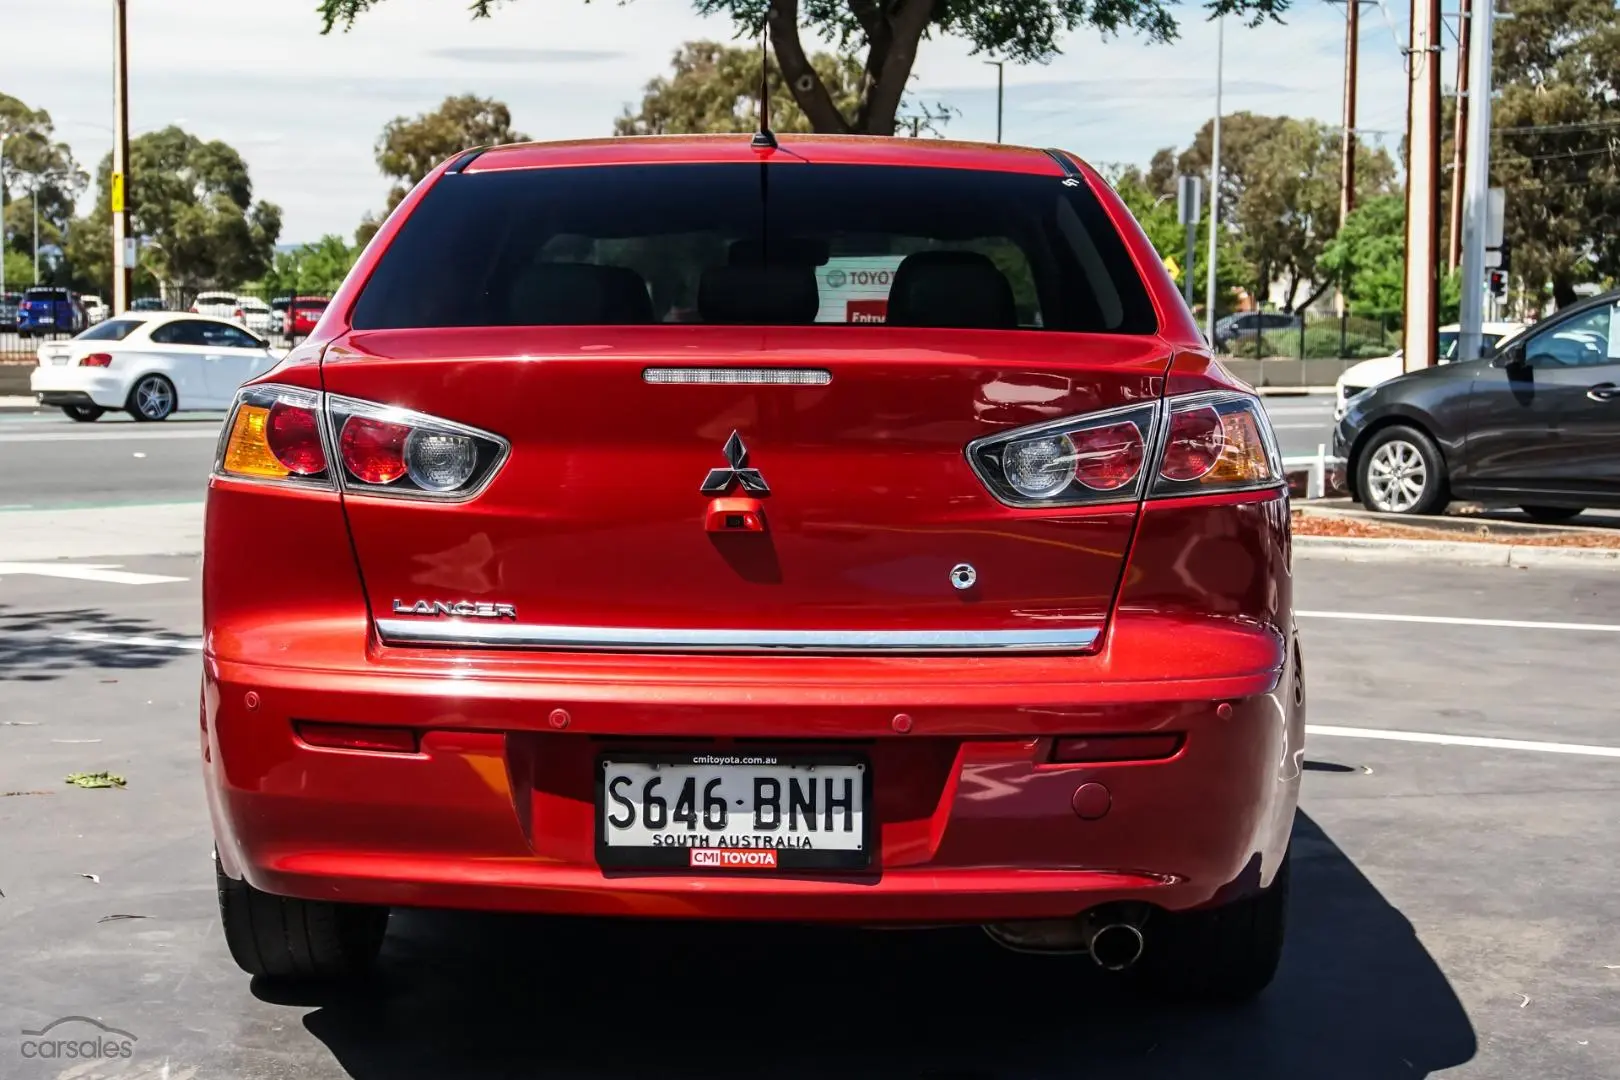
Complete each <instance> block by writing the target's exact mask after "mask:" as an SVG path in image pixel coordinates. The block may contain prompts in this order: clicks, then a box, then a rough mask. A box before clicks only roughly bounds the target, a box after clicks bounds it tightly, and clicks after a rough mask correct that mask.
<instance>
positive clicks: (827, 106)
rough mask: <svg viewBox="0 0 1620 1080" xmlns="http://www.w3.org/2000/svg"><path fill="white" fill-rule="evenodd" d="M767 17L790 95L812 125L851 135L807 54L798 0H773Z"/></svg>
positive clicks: (830, 132) (779, 64)
mask: <svg viewBox="0 0 1620 1080" xmlns="http://www.w3.org/2000/svg"><path fill="white" fill-rule="evenodd" d="M767 18H768V19H769V20H770V28H771V47H772V49H773V50H774V51H775V53H776V63H777V65H778V66H779V67H780V68H781V69H782V77H783V78H784V79H786V80H787V85H788V92H789V93H791V94H792V95H793V100H794V101H795V102H797V103H798V106H799V108H801V109H803V110H804V115H805V116H806V117H807V118H808V119H809V120H810V126H811V127H812V128H814V129H815V130H816V131H818V132H821V133H823V134H833V135H844V134H848V133H849V131H850V125H849V121H848V120H846V119H844V115H843V114H842V113H840V112H839V111H838V106H837V105H835V104H834V103H833V99H832V95H831V94H829V93H827V87H826V84H824V83H823V82H822V81H821V76H820V75H817V74H816V69H815V68H814V67H812V66H811V64H810V58H809V57H808V56H806V55H805V51H804V43H803V42H801V41H800V40H799V0H773V2H772V4H771V8H770V12H769V14H768V15H767Z"/></svg>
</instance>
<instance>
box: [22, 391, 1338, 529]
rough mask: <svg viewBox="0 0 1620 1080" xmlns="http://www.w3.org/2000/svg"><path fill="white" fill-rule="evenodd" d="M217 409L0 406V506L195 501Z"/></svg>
mask: <svg viewBox="0 0 1620 1080" xmlns="http://www.w3.org/2000/svg"><path fill="white" fill-rule="evenodd" d="M1266 408H1267V411H1269V412H1270V414H1271V417H1272V422H1273V425H1274V426H1275V427H1276V429H1277V438H1278V441H1279V442H1280V444H1281V446H1282V451H1283V455H1284V456H1285V457H1295V456H1310V455H1314V454H1315V453H1316V451H1317V447H1318V445H1319V444H1322V443H1327V442H1330V441H1331V435H1332V419H1333V398H1332V395H1322V394H1317V395H1312V396H1309V397H1275V398H1267V399H1266ZM221 420H222V418H221V416H220V415H219V414H218V413H213V414H207V413H198V414H182V415H180V416H178V417H176V418H174V419H172V420H167V421H164V422H163V423H158V424H140V423H135V422H133V421H131V420H130V419H129V418H128V417H126V416H123V415H121V414H109V415H107V416H104V417H102V418H101V419H100V420H98V421H96V422H95V423H93V424H78V423H74V422H73V421H71V420H67V419H66V418H64V417H62V415H61V414H60V413H59V412H57V411H56V410H43V411H39V412H4V411H0V510H6V509H52V508H64V507H87V506H121V505H132V504H139V503H172V502H196V501H200V500H201V499H202V496H203V488H204V485H205V484H206V482H207V479H208V470H209V469H210V468H211V467H212V465H213V460H214V451H215V447H216V445H217V443H218V438H219V426H220V423H221Z"/></svg>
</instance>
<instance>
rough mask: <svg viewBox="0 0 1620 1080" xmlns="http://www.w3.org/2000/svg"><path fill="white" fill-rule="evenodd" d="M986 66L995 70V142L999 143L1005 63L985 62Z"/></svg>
mask: <svg viewBox="0 0 1620 1080" xmlns="http://www.w3.org/2000/svg"><path fill="white" fill-rule="evenodd" d="M985 63H986V64H989V65H990V66H991V67H993V68H995V69H996V142H1000V141H1001V102H1002V98H1003V96H1004V91H1005V89H1006V82H1005V81H1004V77H1005V76H1006V74H1007V71H1006V68H1007V61H1005V60H986V61H985Z"/></svg>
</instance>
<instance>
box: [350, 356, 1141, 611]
mask: <svg viewBox="0 0 1620 1080" xmlns="http://www.w3.org/2000/svg"><path fill="white" fill-rule="evenodd" d="M1167 363H1168V355H1167V351H1166V349H1165V346H1164V344H1163V342H1162V341H1161V340H1160V339H1158V338H1157V337H1154V336H1124V335H1120V336H1111V335H1086V336H1081V335H1072V334H1055V333H1054V334H1040V335H1031V334H1002V333H995V332H984V331H968V332H951V331H942V330H913V331H909V332H907V333H906V334H905V336H904V339H903V340H897V338H896V334H895V331H894V330H893V329H885V328H883V327H881V326H879V327H873V328H870V329H868V328H864V327H840V328H838V329H837V330H829V329H827V328H814V327H807V328H773V329H757V328H755V329H749V328H742V327H737V328H727V327H712V326H688V327H645V328H635V327H611V328H607V327H605V328H601V329H598V330H592V331H585V332H582V331H581V330H579V329H578V328H574V329H570V330H547V329H534V328H527V329H517V328H458V329H415V330H376V331H357V332H351V333H350V334H348V335H346V336H345V337H343V338H341V339H339V340H338V341H337V342H336V343H334V345H333V346H332V347H331V348H330V349H329V350H328V351H327V354H326V358H325V361H324V364H323V377H324V380H325V384H326V389H327V391H328V392H329V393H332V394H340V395H345V396H350V397H355V398H362V399H367V400H370V401H374V402H380V403H385V404H388V405H394V406H401V407H404V408H408V409H413V410H417V411H420V412H423V413H428V414H431V415H433V416H437V417H440V418H443V419H447V420H451V421H455V422H457V423H460V424H465V425H470V426H473V427H477V428H481V429H484V430H486V431H488V432H491V433H494V434H496V435H499V436H500V437H501V438H503V439H505V440H507V441H509V442H510V444H511V452H510V456H509V457H508V458H507V460H506V461H505V463H504V465H503V466H502V467H501V469H500V471H499V472H498V473H497V475H496V476H495V477H494V479H493V481H492V482H491V483H490V485H489V486H488V487H487V488H486V489H485V490H484V491H483V492H482V493H481V494H479V495H478V496H477V497H476V498H475V499H473V500H471V501H468V502H465V503H459V504H444V503H435V502H432V501H421V500H413V499H400V498H392V497H386V496H378V495H366V494H357V493H355V492H352V491H351V492H349V493H347V494H346V495H345V497H344V503H345V507H346V511H347V515H348V520H349V525H350V529H351V532H352V536H353V540H354V545H355V550H356V554H357V557H358V559H359V564H360V569H361V573H362V576H363V578H364V581H365V587H366V593H367V595H368V597H369V599H370V603H371V605H372V610H373V615H374V617H376V618H377V619H379V620H391V621H394V622H399V621H401V620H405V621H409V622H410V624H411V625H423V624H426V623H432V622H438V621H441V620H439V619H437V618H435V617H434V614H432V613H436V614H439V615H442V614H447V613H450V612H453V611H454V610H455V605H459V604H472V605H475V607H474V608H462V609H460V610H461V611H462V612H471V611H474V610H479V611H482V612H484V613H486V615H487V614H488V613H491V612H502V611H504V610H505V609H506V608H510V609H511V612H512V613H513V614H515V618H512V617H510V616H508V617H504V618H500V619H498V620H497V621H500V622H507V623H510V624H512V625H514V626H517V627H522V626H548V627H567V628H598V629H607V630H610V631H634V632H637V633H633V634H632V635H631V639H632V640H645V638H646V635H645V634H640V633H639V632H640V631H646V630H653V631H685V630H710V631H713V630H735V631H745V632H747V631H752V632H766V634H767V636H768V635H769V634H772V633H777V632H785V633H793V632H799V631H845V632H851V633H855V634H859V633H861V632H884V633H889V632H893V631H896V630H899V631H906V632H917V633H931V632H943V633H945V634H947V635H960V634H964V633H974V632H981V631H992V632H997V633H1005V632H1008V631H1030V630H1040V631H1054V630H1058V631H1064V630H1068V631H1088V630H1089V631H1095V632H1099V633H1100V632H1101V631H1102V629H1103V628H1104V626H1105V624H1106V620H1107V616H1108V612H1109V610H1110V607H1111V605H1112V601H1113V596H1114V593H1115V590H1116V588H1117V586H1118V583H1119V578H1120V574H1121V570H1122V568H1123V566H1124V563H1125V559H1126V555H1127V553H1128V550H1129V546H1130V543H1131V539H1132V535H1133V532H1134V525H1135V520H1136V515H1137V509H1138V504H1137V503H1134V502H1133V503H1126V504H1123V505H1114V506H1111V507H1096V508H1093V509H1090V510H1085V511H1077V510H1075V509H1072V508H1070V509H1066V510H1054V511H1042V510H1028V509H1023V510H1020V509H1014V508H1012V507H1009V506H1006V505H1004V504H1002V503H1001V502H998V501H997V500H996V499H995V498H994V497H992V495H991V494H990V493H989V491H988V490H987V489H986V487H985V485H984V483H983V482H981V481H980V479H979V478H978V476H977V475H975V473H974V471H973V469H972V468H971V467H970V465H969V463H968V460H967V458H966V455H965V448H966V446H967V444H968V443H969V442H970V441H972V440H973V439H975V438H978V437H981V436H984V435H989V434H994V433H996V432H999V431H1003V430H1006V429H1010V428H1016V427H1022V426H1025V425H1028V424H1033V423H1039V422H1041V421H1045V420H1050V419H1054V418H1057V417H1066V416H1072V415H1077V414H1084V413H1089V412H1095V411H1099V410H1103V409H1108V408H1113V407H1117V406H1120V405H1127V404H1139V403H1141V402H1144V401H1151V400H1153V399H1155V398H1156V397H1158V395H1159V393H1160V391H1161V389H1162V375H1163V373H1164V371H1165V369H1166V366H1167ZM751 365H752V366H755V367H758V368H764V369H771V370H775V371H779V370H813V371H819V372H826V373H827V374H828V376H830V381H828V382H827V383H826V385H750V384H743V385H736V384H727V383H714V382H693V381H675V382H655V381H649V377H648V375H647V372H648V371H649V369H671V368H675V369H683V370H685V371H698V372H708V373H710V374H707V375H697V376H693V375H690V374H686V375H674V376H670V378H672V379H677V380H691V379H694V378H712V372H713V371H715V370H725V369H735V368H739V367H743V368H746V367H749V366H751ZM733 432H736V433H737V435H738V436H739V438H740V440H741V442H742V444H743V447H745V448H746V453H747V461H746V462H745V463H743V464H744V466H745V467H748V468H753V469H757V470H759V474H760V476H761V478H762V479H763V481H764V483H765V486H766V487H768V494H762V495H758V496H757V497H758V498H759V499H760V503H761V506H762V508H763V514H764V529H763V530H762V531H759V532H747V531H740V532H738V531H722V532H712V531H709V529H708V528H706V513H707V511H708V510H709V509H710V504H711V499H713V498H714V497H715V496H714V494H713V493H712V492H711V493H705V492H703V491H701V490H700V488H701V487H702V486H703V484H704V482H705V480H706V478H708V476H709V474H710V471H711V470H713V469H717V468H718V469H727V468H730V467H731V466H732V465H736V464H738V462H736V461H734V460H728V458H727V456H726V454H725V452H724V447H725V446H726V443H727V441H728V439H729V438H730V437H731V435H732V433H733ZM726 494H727V495H729V496H732V497H747V496H750V495H753V494H754V493H753V492H751V491H749V490H746V489H745V486H744V485H742V484H732V485H729V486H728V490H727V492H726ZM963 564H965V565H968V566H971V567H973V569H974V571H975V576H976V579H977V580H976V582H975V584H974V585H973V586H972V587H971V588H967V589H962V588H958V587H956V586H955V585H954V584H953V581H952V571H953V568H955V567H957V566H959V565H963ZM424 602H425V604H426V607H425V608H424V607H423V603H424ZM441 604H443V605H447V606H448V610H447V609H440V608H438V607H437V605H441ZM476 605H484V607H482V608H477V607H476ZM503 606H504V607H503ZM477 621H478V622H480V623H482V622H484V621H485V620H483V619H479V620H477ZM385 636H387V635H385ZM1082 636H1083V635H1082ZM675 638H677V639H678V638H679V634H676V635H675ZM851 640H858V639H851Z"/></svg>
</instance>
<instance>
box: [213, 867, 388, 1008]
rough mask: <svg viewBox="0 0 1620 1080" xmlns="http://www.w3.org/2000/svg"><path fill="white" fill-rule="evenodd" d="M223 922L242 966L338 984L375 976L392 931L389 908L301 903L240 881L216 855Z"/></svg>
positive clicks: (277, 975) (268, 973) (258, 972)
mask: <svg viewBox="0 0 1620 1080" xmlns="http://www.w3.org/2000/svg"><path fill="white" fill-rule="evenodd" d="M214 879H215V882H216V884H217V886H218V890H219V917H220V922H221V924H222V925H223V926H224V928H225V944H226V945H227V946H229V948H230V950H231V959H232V960H235V961H236V966H237V967H239V968H241V969H242V970H243V971H245V972H247V973H248V974H249V975H264V976H267V977H270V978H276V979H305V980H322V981H338V980H345V979H354V978H358V977H359V976H361V975H364V974H365V973H366V972H368V971H370V970H371V968H372V965H373V964H374V963H375V962H376V959H377V953H378V952H379V951H380V950H381V949H382V942H383V935H384V933H385V932H386V931H387V929H388V909H387V908H385V907H372V906H370V905H365V904H335V903H329V902H327V901H322V900H295V899H293V898H291V897H286V896H271V895H270V894H269V893H265V892H260V891H259V890H258V889H255V888H254V887H253V886H251V885H249V884H248V883H247V882H245V881H235V880H233V879H231V878H229V877H227V876H226V875H225V871H224V870H223V869H221V868H220V865H219V856H218V855H215V856H214Z"/></svg>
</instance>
